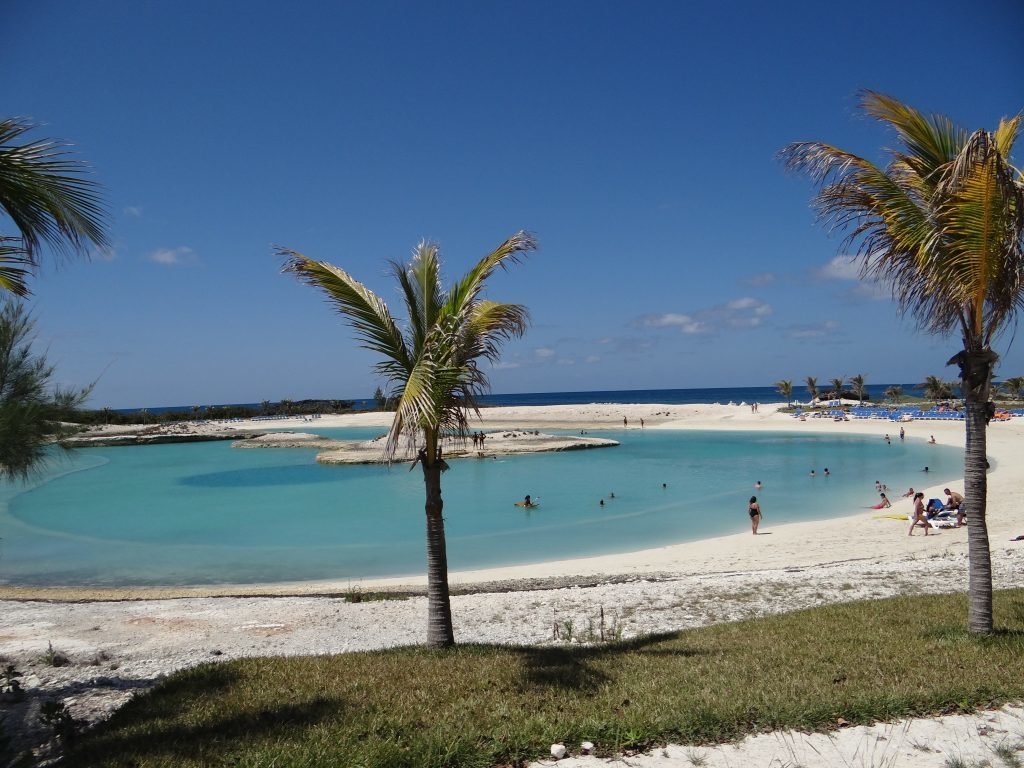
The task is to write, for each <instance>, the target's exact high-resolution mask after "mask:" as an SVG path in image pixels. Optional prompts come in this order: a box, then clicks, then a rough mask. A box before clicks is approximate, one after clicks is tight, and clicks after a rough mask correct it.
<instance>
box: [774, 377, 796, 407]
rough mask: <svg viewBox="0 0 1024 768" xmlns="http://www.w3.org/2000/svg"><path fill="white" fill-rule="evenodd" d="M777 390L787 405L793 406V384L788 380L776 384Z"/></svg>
mask: <svg viewBox="0 0 1024 768" xmlns="http://www.w3.org/2000/svg"><path fill="white" fill-rule="evenodd" d="M775 388H776V389H777V390H779V394H780V395H782V396H783V397H784V398H786V405H792V404H793V382H792V381H789V380H787V379H783V380H782V381H776V382H775Z"/></svg>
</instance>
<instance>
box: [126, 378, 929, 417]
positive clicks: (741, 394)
mask: <svg viewBox="0 0 1024 768" xmlns="http://www.w3.org/2000/svg"><path fill="white" fill-rule="evenodd" d="M827 385H828V383H827V382H824V381H822V382H819V388H820V387H827ZM890 386H893V385H891V384H869V385H867V387H866V390H867V394H868V397H869V398H870V399H871V401H872V402H879V401H881V400H882V399H883V397H884V395H885V390H886V389H888V388H889V387H890ZM898 386H901V387H903V391H904V392H906V393H907V394H908V395H916V396H920V394H921V393H920V391H919V388H918V385H917V384H899V385H898ZM342 399H352V398H342ZM781 399H782V398H781V396H780V395H779V392H778V390H777V389H775V387H710V388H706V389H617V390H594V391H589V392H520V393H516V394H505V395H484V396H483V397H482V398H480V403H481V405H484V406H488V405H492V406H497V405H507V406H517V405H580V404H587V403H664V404H666V405H686V404H688V403H728V402H729V401H733V402H736V403H739V402H748V403H751V402H759V403H777V402H779V401H780V400H781ZM793 399H794V400H801V401H805V402H806V400H807V399H808V394H807V390H806V389H805V388H804V386H803V383H802V382H800V381H794V382H793ZM354 403H355V406H354V407H355V409H356V410H371V409H373V408H374V407H375V403H374V401H373V399H372V398H355V399H354ZM218 405H244V406H247V407H249V408H259V405H260V404H259V403H230V404H228V403H221V404H218ZM138 410H139V409H137V408H123V409H120V410H119V411H118V412H119V413H135V412H137V411H138ZM147 410H148V411H149V412H150V413H153V414H159V413H165V412H167V411H179V412H184V413H188V412H190V411H191V410H192V407H191V405H189V406H184V405H171V406H157V407H154V408H149V409H147Z"/></svg>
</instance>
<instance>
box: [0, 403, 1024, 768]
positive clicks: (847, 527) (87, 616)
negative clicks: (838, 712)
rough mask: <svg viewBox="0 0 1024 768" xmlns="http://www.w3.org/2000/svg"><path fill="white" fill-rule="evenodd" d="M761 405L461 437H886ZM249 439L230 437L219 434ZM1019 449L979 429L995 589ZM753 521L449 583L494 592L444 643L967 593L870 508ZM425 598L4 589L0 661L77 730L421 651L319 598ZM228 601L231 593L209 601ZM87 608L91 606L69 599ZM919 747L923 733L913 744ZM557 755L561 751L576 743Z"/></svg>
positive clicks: (1022, 728)
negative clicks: (327, 661)
mask: <svg viewBox="0 0 1024 768" xmlns="http://www.w3.org/2000/svg"><path fill="white" fill-rule="evenodd" d="M777 407H778V406H768V405H763V404H762V405H761V407H760V410H759V413H752V412H751V409H750V408H749V407H748V406H745V405H736V406H726V405H699V406H698V405H582V406H557V407H531V408H493V409H487V410H486V411H485V412H484V420H483V422H482V423H481V424H479V425H478V426H477V425H474V426H476V428H482V429H499V428H500V429H513V428H521V429H540V430H543V429H545V428H570V429H580V430H587V429H602V430H608V429H623V418H624V417H625V418H626V419H627V420H628V429H638V428H640V419H643V420H644V428H646V429H719V430H726V429H730V430H789V431H796V432H812V431H813V432H832V433H835V432H843V433H861V434H869V435H876V436H877V437H878V438H879V439H881V437H882V436H883V435H884V434H885V433H889V434H890V435H893V437H895V436H896V433H898V431H899V425H894V424H893V423H892V422H881V421H869V420H861V421H858V420H854V421H849V422H833V421H828V420H824V419H822V420H808V421H806V422H799V421H797V420H796V419H793V418H792V417H791V416H788V415H785V414H781V413H777V412H776V411H777ZM387 423H388V415H387V414H357V415H352V416H342V417H324V418H323V419H319V420H318V421H317V424H316V426H318V427H330V426H360V425H362V426H369V425H378V426H386V425H387ZM254 426H255V425H253V424H250V423H246V422H239V423H233V424H230V425H223V428H225V429H235V428H237V429H251V428H253V427H254ZM903 426H904V427H905V429H906V431H907V439H908V440H919V441H924V440H927V439H928V437H929V436H930V435H934V437H935V440H936V442H938V443H941V444H945V445H953V446H962V445H963V441H964V425H963V423H961V422H929V421H923V422H922V421H915V422H911V423H908V424H904V425H903ZM258 427H259V428H269V427H290V428H294V429H296V430H301V429H302V422H301V421H300V420H297V419H291V420H282V421H281V422H280V423H278V422H268V421H261V422H259V423H258ZM218 428H221V427H218ZM1022 438H1024V420H1022V419H1015V420H1012V421H1009V422H993V423H992V424H991V425H990V428H989V431H988V440H989V443H988V445H989V451H988V453H989V456H990V459H991V462H992V471H991V472H990V474H989V496H988V524H989V532H990V540H991V543H992V557H993V567H994V580H995V584H996V587H997V588H1005V587H1013V586H1021V585H1022V584H1024V575H1022V574H1024V542H1011V541H1010V539H1011V538H1013V537H1015V536H1017V535H1019V534H1024V520H1021V519H1020V514H1019V510H1020V509H1021V508H1022V504H1024V462H1022V461H1021V460H1020V459H1021V454H1022V451H1021V446H1024V441H1022ZM612 450H614V449H612ZM928 482H929V485H928V486H927V487H925V488H921V489H919V490H924V491H925V493H926V496H928V497H932V496H940V495H941V491H942V489H943V488H944V487H947V486H949V487H953V488H955V489H958V490H962V489H963V482H962V479H961V478H958V477H933V478H929V481H928ZM915 487H916V486H915ZM900 490H903V489H900ZM894 495H896V496H897V498H894V499H893V509H892V510H890V511H891V512H896V513H899V512H907V511H909V509H910V502H909V501H908V500H905V499H900V498H898V493H896V494H894ZM765 512H766V514H765V519H764V521H763V522H762V526H761V530H762V531H763V532H764V533H766V534H770V535H762V536H757V537H754V536H751V535H750V533H749V531H748V532H747V533H745V534H736V535H731V536H722V537H718V538H715V539H709V540H705V541H700V542H689V543H683V544H672V545H667V546H665V547H660V548H657V549H649V550H644V551H641V552H631V553H621V554H616V555H608V556H602V557H593V558H582V559H576V560H567V561H560V562H550V563H541V564H532V565H525V566H516V567H508V568H497V569H489V570H479V571H467V572H456V573H452V574H451V584H452V587H453V588H456V589H457V588H459V587H463V586H468V585H478V587H479V585H481V584H483V585H489V584H493V583H499V582H500V583H502V587H501V589H497V588H496V589H495V591H490V588H489V587H487V586H484V587H483V588H482V589H484V590H486V591H483V592H480V591H477V592H476V593H471V594H465V595H458V596H456V597H454V598H453V601H452V603H453V606H452V607H453V614H454V620H455V630H456V639H457V640H459V641H477V642H493V643H544V642H551V641H552V636H551V635H552V624H553V621H555V620H564V619H572V620H573V621H574V623H575V624H576V626H585V625H586V622H587V620H588V619H589V620H593V618H594V617H595V616H596V614H597V612H598V611H599V610H600V609H601V608H603V609H604V611H605V614H606V616H608V617H609V619H613V620H614V621H615V622H616V623H617V624H618V626H620V627H621V628H622V630H623V634H624V635H625V636H633V635H637V634H642V633H646V632H659V631H673V630H679V629H684V628H687V627H695V626H702V625H705V624H709V623H714V622H718V621H725V620H731V619H736V618H743V617H748V616H758V615H765V614H769V613H776V612H782V611H788V610H794V609H797V608H803V607H808V606H813V605H820V604H823V603H827V602H838V601H846V600H854V599H862V598H879V597H886V596H890V595H896V594H907V593H922V592H936V591H964V590H965V589H966V552H967V544H966V542H967V532H966V529H954V530H941V531H938V535H931V536H927V537H925V536H923V535H920V533H917V534H916V535H915V536H913V537H908V536H907V535H906V528H907V525H908V524H907V523H906V522H903V521H894V520H879V519H876V518H875V517H874V515H875V514H877V513H876V512H873V511H870V510H860V511H855V510H851V511H850V515H849V516H847V517H846V518H843V519H842V520H840V521H837V520H835V519H830V520H822V521H816V522H806V523H794V524H788V525H777V526H776V525H773V523H772V511H771V509H766V511H765ZM423 583H424V579H423V578H414V579H400V580H398V579H389V580H377V581H369V580H368V581H364V582H361V583H359V584H358V585H353V584H351V583H349V582H347V581H346V582H345V583H316V584H288V585H262V586H260V587H259V588H251V587H245V588H239V589H224V588H218V589H209V590H198V589H191V590H174V593H175V594H177V595H178V597H179V599H158V598H167V597H169V596H170V595H171V593H170V592H169V591H167V590H132V591H131V592H130V593H125V594H123V595H120V596H121V597H129V598H132V599H131V601H130V602H120V601H115V600H110V599H100V600H96V599H95V598H109V597H113V595H111V594H110V593H98V594H96V593H94V594H87V593H86V591H83V590H70V591H63V592H61V591H47V590H31V591H29V590H16V589H6V590H3V591H0V597H6V598H9V599H5V600H2V601H0V611H2V612H3V616H4V622H3V629H2V630H0V655H2V656H4V657H6V658H7V659H9V660H11V661H12V662H13V663H15V664H16V665H18V666H19V668H22V669H23V670H25V671H26V672H28V675H27V677H26V681H25V682H26V684H27V686H28V687H32V688H36V689H43V690H50V691H53V692H55V693H57V694H59V695H61V696H62V697H63V698H64V699H65V700H66V701H67V702H68V704H69V707H71V709H72V711H73V712H74V713H75V714H76V716H79V717H85V718H89V719H96V718H98V717H102V716H103V715H104V714H105V713H107V712H109V711H111V710H112V709H113V708H115V707H117V706H119V705H120V704H121V703H122V702H123V701H125V700H126V699H127V698H128V697H130V696H131V695H133V693H134V691H136V690H140V689H144V688H146V687H148V686H149V685H151V684H152V682H153V681H154V680H155V679H157V678H158V677H159V676H161V675H164V674H166V673H168V672H171V671H173V670H176V669H180V668H182V667H185V666H189V665H192V664H196V663H201V662H204V661H210V660H223V659H229V658H237V657H240V656H249V655H266V654H306V653H335V652H343V651H349V650H360V649H367V648H380V647H388V646H394V645H402V644H409V643H416V642H421V641H422V638H423V635H424V632H425V629H424V627H425V611H426V603H425V598H421V597H412V598H409V599H406V600H398V601H396V600H389V601H381V602H367V603H350V602H346V601H344V600H343V599H341V598H339V597H329V596H324V595H328V594H332V593H333V594H334V595H337V594H338V593H345V592H347V591H348V590H350V589H352V588H353V587H358V588H359V589H363V590H368V589H375V588H400V587H402V586H412V587H416V586H420V585H422V584H423ZM527 588H528V589H527ZM510 589H511V591H509V590H510ZM229 593H233V594H235V595H236V596H231V597H225V596H220V595H225V594H229ZM317 593H320V596H318V595H317ZM246 595H248V596H246ZM256 595H259V596H256ZM276 595H280V596H276ZM88 597H91V598H93V600H92V601H88V602H68V601H67V600H68V599H69V598H70V599H76V598H88ZM10 598H20V599H10ZM33 598H45V599H47V600H48V601H46V602H44V601H42V600H39V599H33ZM49 600H53V602H50V601H49ZM49 642H52V643H53V647H54V648H57V649H60V650H61V651H63V652H65V653H67V654H68V655H69V656H70V657H71V660H72V664H71V665H69V666H66V667H60V668H53V667H47V666H44V665H42V664H40V663H39V662H38V657H39V655H40V654H41V653H42V652H43V651H45V650H46V648H47V644H48V643H49ZM94 662H95V665H93V664H94ZM992 718H1000V719H999V720H998V721H997V722H996V721H993V722H990V720H991V719H992ZM1022 723H1024V721H1022V712H1021V710H1019V709H1017V710H1011V709H1006V710H1005V711H1003V712H1002V713H999V714H994V713H980V714H978V715H976V716H972V717H967V718H965V719H963V721H962V722H961V721H957V724H953V725H950V724H946V725H940V724H937V721H935V720H929V721H922V722H921V723H915V724H909V723H899V724H882V725H880V726H878V727H877V728H878V730H877V731H875V732H872V731H866V730H865V729H841V730H839V731H837V732H835V733H834V734H831V735H829V736H810V735H801V734H774V735H771V736H758V737H756V738H752V739H748V740H745V741H744V742H742V743H740V744H739V745H730V746H727V747H719V748H715V749H706V748H705V749H694V748H691V747H686V746H675V747H669V748H668V749H667V750H664V751H657V752H655V753H652V754H651V755H648V756H632V757H630V758H628V763H623V764H628V765H631V766H645V767H646V768H655V767H656V766H657V768H662V767H666V766H687V765H691V764H692V759H691V758H692V756H693V755H694V754H698V753H703V754H704V757H705V759H706V762H705V763H704V764H706V765H710V766H718V765H722V766H725V765H731V766H735V765H765V766H767V765H795V764H800V765H803V766H807V768H810V767H811V766H816V765H822V766H824V765H851V766H852V765H900V766H903V765H906V766H913V767H915V768H916V767H918V766H920V767H921V768H924V767H925V766H942V765H945V762H944V761H945V759H946V757H949V756H951V755H953V754H954V752H953V750H959V751H958V752H956V754H957V755H958V756H962V757H964V758H965V759H968V758H970V759H974V758H973V757H972V756H978V755H987V756H990V755H991V750H992V747H993V745H994V744H995V743H996V741H995V739H997V738H1013V739H1016V740H1017V741H1020V740H1021V739H1024V724H1022ZM921 729H924V730H921ZM927 729H932V730H931V731H929V730H927ZM924 733H926V734H927V735H920V734H924ZM942 734H945V735H946V736H949V735H950V734H955V736H954V738H953V740H952V741H951V742H949V743H948V744H945V746H940V745H941V744H944V742H941V741H940V740H939V739H940V736H942ZM878 736H882V737H883V738H882V739H879V738H877V737H878ZM816 739H817V740H819V741H815V740H816ZM821 739H824V740H825V741H820V740H821ZM883 742H884V744H883ZM914 743H928V744H930V745H932V746H933V747H935V748H936V749H938V751H934V750H924V749H920V748H913V744H914ZM901 745H902V746H901ZM567 746H568V747H569V748H570V753H573V751H574V750H575V746H576V745H567ZM869 748H870V749H873V750H875V752H874V753H872V754H874V755H875V756H876V757H877V756H878V755H879V754H881V753H879V752H878V750H883V752H884V755H886V756H887V757H886V759H887V760H888V761H889V762H885V761H880V760H875V759H874V758H871V759H865V757H864V755H865V754H867V752H866V750H868V749H869ZM901 750H902V751H901ZM904 752H905V753H906V754H904ZM897 755H898V756H897ZM716 761H717V762H716ZM598 762H602V761H595V759H593V758H572V760H571V761H570V762H564V761H563V762H562V763H560V764H566V765H575V766H589V765H597V764H598ZM602 764H603V762H602Z"/></svg>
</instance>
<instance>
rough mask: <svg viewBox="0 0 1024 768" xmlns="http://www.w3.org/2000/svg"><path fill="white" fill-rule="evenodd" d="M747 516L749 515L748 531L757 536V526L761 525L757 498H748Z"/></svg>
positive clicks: (759, 506)
mask: <svg viewBox="0 0 1024 768" xmlns="http://www.w3.org/2000/svg"><path fill="white" fill-rule="evenodd" d="M747 514H749V515H750V530H751V531H752V532H753V534H754V535H755V536H757V526H759V525H760V524H761V505H760V504H758V503H757V496H751V497H750V503H749V504H747Z"/></svg>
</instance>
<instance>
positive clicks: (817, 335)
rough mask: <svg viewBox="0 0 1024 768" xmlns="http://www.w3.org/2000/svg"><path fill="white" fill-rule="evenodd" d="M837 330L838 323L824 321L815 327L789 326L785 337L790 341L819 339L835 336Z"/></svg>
mask: <svg viewBox="0 0 1024 768" xmlns="http://www.w3.org/2000/svg"><path fill="white" fill-rule="evenodd" d="M838 330H839V323H837V322H836V321H835V320H826V321H825V322H824V323H819V324H817V325H794V326H791V327H790V328H789V330H788V332H787V333H786V335H787V336H788V337H789V338H791V339H821V338H824V337H826V336H833V335H835V333H836V331H838Z"/></svg>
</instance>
